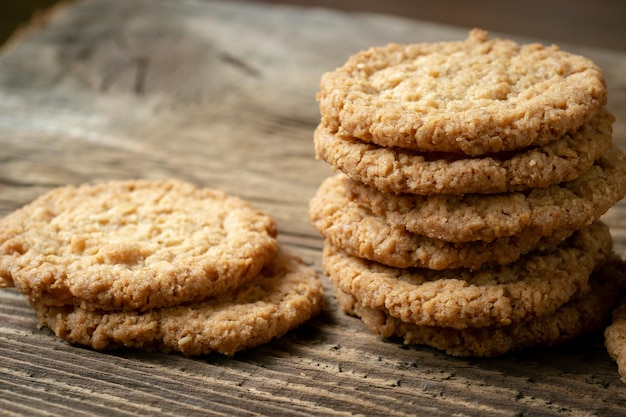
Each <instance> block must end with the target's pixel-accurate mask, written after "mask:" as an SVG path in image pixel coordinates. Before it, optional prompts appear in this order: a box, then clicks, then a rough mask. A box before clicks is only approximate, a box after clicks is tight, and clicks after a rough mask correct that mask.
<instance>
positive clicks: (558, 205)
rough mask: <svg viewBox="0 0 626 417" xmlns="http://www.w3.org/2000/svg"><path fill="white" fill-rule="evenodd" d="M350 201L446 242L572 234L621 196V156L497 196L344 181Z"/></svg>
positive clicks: (625, 180)
mask: <svg viewBox="0 0 626 417" xmlns="http://www.w3.org/2000/svg"><path fill="white" fill-rule="evenodd" d="M345 188H346V191H347V196H348V198H349V199H350V200H353V201H355V202H357V203H358V204H359V205H361V206H363V207H366V208H368V209H369V210H371V211H372V212H373V213H374V214H376V215H378V216H381V217H384V218H385V219H386V220H387V221H388V222H389V223H390V224H393V225H398V226H404V227H405V228H406V229H407V230H408V231H410V232H412V233H417V234H420V235H424V236H428V237H430V238H433V239H441V240H445V241H448V242H468V241H474V240H482V241H485V242H491V241H493V240H494V239H497V238H501V237H505V236H513V235H516V236H518V237H519V236H523V235H529V234H530V235H539V236H550V235H552V234H553V233H554V232H555V231H557V230H561V231H562V230H578V229H580V228H582V227H584V226H586V225H588V224H590V223H592V222H593V221H594V220H597V219H598V218H600V216H602V215H603V214H604V213H605V212H606V211H607V210H608V209H609V208H610V207H611V206H613V205H614V204H615V203H616V202H617V201H619V200H621V199H622V198H624V196H625V195H626V157H625V155H624V153H623V152H622V151H621V150H620V149H619V148H618V147H616V146H611V148H610V150H609V151H608V152H606V153H605V155H604V156H603V157H602V158H600V159H599V160H598V161H596V163H595V164H594V166H593V167H591V169H589V170H588V171H587V172H585V173H584V174H582V175H581V176H580V177H578V178H576V179H575V180H573V181H569V182H564V183H560V184H554V185H551V186H549V187H547V188H536V189H529V190H525V191H520V192H510V193H502V194H488V195H484V194H466V195H462V196H456V195H431V196H418V195H415V194H392V193H384V192H381V191H379V190H378V189H376V188H374V187H370V186H367V185H365V184H363V183H361V182H358V181H354V180H350V179H346V180H345Z"/></svg>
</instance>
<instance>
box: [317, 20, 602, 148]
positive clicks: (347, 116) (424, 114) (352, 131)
mask: <svg viewBox="0 0 626 417" xmlns="http://www.w3.org/2000/svg"><path fill="white" fill-rule="evenodd" d="M317 97H318V101H319V105H320V112H321V115H322V123H323V124H324V125H325V126H327V127H328V128H329V129H330V131H331V132H333V133H335V132H339V133H340V134H342V135H347V136H353V137H356V138H359V139H361V140H363V141H366V142H371V143H376V144H378V145H382V146H392V147H401V148H406V149H414V150H419V151H429V152H430V151H438V152H452V153H465V154H467V155H472V156H476V155H482V154H487V153H495V152H502V151H510V150H515V149H521V148H525V147H528V146H542V145H545V144H547V143H550V142H552V141H554V140H555V139H557V138H559V137H561V136H563V135H565V134H567V133H571V132H574V131H576V130H578V128H580V127H581V126H583V125H584V124H586V123H587V122H589V121H590V120H591V119H592V117H593V116H594V115H595V114H596V112H597V111H598V110H599V109H600V108H601V107H602V106H603V105H605V104H606V101H607V91H606V83H605V80H604V77H603V75H602V72H601V70H600V69H599V68H598V66H596V65H595V64H594V63H593V62H592V61H591V60H590V59H588V58H586V57H583V56H580V55H575V54H572V53H568V52H565V51H562V50H560V49H559V48H558V47H557V46H554V45H553V46H549V47H546V46H543V45H540V44H528V45H519V44H517V43H515V42H513V41H510V40H503V39H493V40H490V39H488V36H487V32H485V31H482V30H478V29H475V30H472V31H471V32H470V33H469V36H468V38H467V39H465V40H462V41H453V42H435V43H418V44H412V45H399V44H389V45H387V46H381V47H373V48H370V49H367V50H364V51H361V52H359V53H357V54H355V55H353V56H351V57H350V58H349V59H348V61H347V62H346V63H345V64H344V65H343V66H341V67H339V68H337V69H336V70H334V71H330V72H327V73H325V74H323V76H322V78H321V82H320V91H319V93H318V96H317Z"/></svg>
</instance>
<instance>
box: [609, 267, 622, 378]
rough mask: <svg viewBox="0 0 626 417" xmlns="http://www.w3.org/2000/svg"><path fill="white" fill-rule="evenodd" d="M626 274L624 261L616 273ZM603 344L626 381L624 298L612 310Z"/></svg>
mask: <svg viewBox="0 0 626 417" xmlns="http://www.w3.org/2000/svg"><path fill="white" fill-rule="evenodd" d="M620 273H621V275H622V276H626V263H622V264H621V265H620V268H619V270H618V272H617V274H620ZM604 344H605V346H606V349H607V351H608V353H609V355H610V356H611V358H612V359H613V360H614V361H615V362H616V363H617V370H618V372H619V375H620V377H621V378H622V381H624V382H625V383H626V298H622V299H621V300H620V301H619V303H618V304H617V306H616V308H615V309H614V310H613V312H612V321H611V322H610V325H609V326H608V327H607V328H606V329H605V331H604Z"/></svg>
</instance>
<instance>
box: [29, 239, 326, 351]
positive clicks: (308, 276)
mask: <svg viewBox="0 0 626 417" xmlns="http://www.w3.org/2000/svg"><path fill="white" fill-rule="evenodd" d="M31 304H32V305H33V307H34V308H35V310H36V312H37V315H38V317H39V321H40V323H41V324H42V325H43V326H46V327H48V328H50V329H51V330H52V331H53V332H54V333H55V334H56V335H57V336H58V337H60V338H62V339H64V340H67V341H68V342H70V343H74V344H80V345H86V346H90V347H92V348H94V349H97V350H104V349H114V348H119V347H132V348H139V349H146V350H161V351H165V352H169V351H174V352H180V353H182V354H184V355H186V356H198V355H204V354H207V353H210V352H219V353H222V354H226V355H233V354H234V353H235V352H237V351H239V350H241V349H244V348H249V347H253V346H257V345H260V344H262V343H266V342H268V341H270V340H271V339H273V338H276V337H280V336H281V335H283V334H285V333H286V332H287V331H289V330H290V329H293V328H295V327H296V326H298V325H300V324H302V323H303V322H305V321H306V320H308V319H309V318H311V317H312V316H314V315H315V314H317V313H318V312H320V310H321V308H322V306H323V304H324V298H323V289H322V285H321V282H320V280H319V279H318V276H317V274H316V273H315V271H314V270H313V269H311V268H309V267H307V266H306V265H305V264H304V263H303V262H302V260H301V259H299V258H298V257H296V256H294V255H290V254H288V253H286V252H284V251H282V250H281V251H279V254H278V255H277V256H276V258H275V259H274V260H273V261H272V262H271V263H270V264H268V265H266V266H265V267H264V268H263V270H262V271H261V273H260V274H259V275H257V276H256V277H255V278H254V279H252V280H251V281H248V282H247V283H245V284H243V285H242V286H241V287H238V288H236V289H234V290H232V291H230V292H228V293H225V294H221V295H218V296H215V297H214V298H211V299H207V300H205V301H203V302H200V303H195V304H189V305H184V306H176V307H169V308H160V309H154V310H149V311H145V312H139V311H123V312H117V311H114V312H111V311H92V310H85V309H83V308H80V307H75V306H55V307H53V306H48V305H46V304H44V303H42V302H41V301H31Z"/></svg>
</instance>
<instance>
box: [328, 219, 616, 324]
mask: <svg viewBox="0 0 626 417" xmlns="http://www.w3.org/2000/svg"><path fill="white" fill-rule="evenodd" d="M611 248H612V240H611V235H610V232H609V228H608V227H607V226H606V225H604V224H603V223H601V222H596V223H594V224H592V225H591V226H588V227H586V228H584V229H582V230H580V231H578V232H576V233H575V234H574V235H573V236H572V237H571V238H570V239H568V240H566V241H565V242H563V243H562V244H561V245H559V246H557V247H555V248H553V249H552V250H549V251H546V252H545V253H544V252H539V253H531V254H528V255H525V256H524V257H522V258H520V259H519V260H518V261H517V262H515V263H512V264H509V265H504V266H498V267H491V268H487V267H485V268H482V269H480V270H478V271H473V272H472V271H469V270H466V269H447V270H443V271H434V270H429V269H423V268H391V267H388V266H384V265H381V264H379V263H376V262H372V261H367V260H365V259H361V258H356V257H353V256H349V255H346V253H345V252H342V251H341V250H339V249H337V248H335V247H333V246H332V245H330V244H329V243H328V242H326V244H325V246H324V253H323V258H322V262H323V270H324V273H325V274H326V275H327V276H328V277H329V278H330V280H331V281H332V282H333V283H335V284H336V285H337V286H338V287H339V289H340V290H342V291H344V292H346V293H349V294H352V295H353V296H354V297H356V299H357V300H358V301H359V302H360V303H361V305H363V307H366V308H373V309H386V310H387V311H388V313H389V315H390V316H392V317H396V318H398V319H400V320H402V321H404V322H407V323H414V324H419V325H423V326H445V327H451V328H455V329H464V328H467V327H486V326H494V325H498V326H506V325H510V324H512V323H517V322H522V321H528V320H529V319H532V318H533V317H541V316H546V315H549V314H552V313H553V312H554V311H555V310H556V309H557V308H558V307H559V306H561V305H563V304H564V303H566V302H567V301H569V300H570V298H571V297H572V296H574V295H575V294H582V293H585V292H586V291H587V290H588V279H589V275H590V274H591V272H592V271H593V270H594V269H595V268H596V266H598V265H599V264H601V263H603V262H604V261H606V259H607V258H608V256H609V255H610V252H611Z"/></svg>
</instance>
